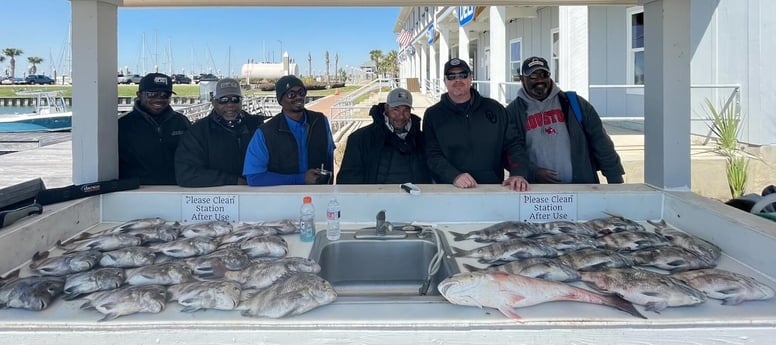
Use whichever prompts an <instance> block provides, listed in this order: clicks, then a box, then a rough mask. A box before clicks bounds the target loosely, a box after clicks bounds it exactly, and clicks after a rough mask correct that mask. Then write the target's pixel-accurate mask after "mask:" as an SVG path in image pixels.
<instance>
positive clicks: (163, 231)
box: [118, 222, 181, 243]
mask: <svg viewBox="0 0 776 345" xmlns="http://www.w3.org/2000/svg"><path fill="white" fill-rule="evenodd" d="M180 231H181V224H180V223H178V222H175V223H173V224H170V223H164V224H161V225H156V226H152V227H147V228H131V229H125V230H121V231H118V232H119V233H122V234H126V235H135V236H137V237H140V239H141V240H142V241H143V243H153V242H170V241H173V240H175V239H177V238H178V235H179V234H180Z"/></svg>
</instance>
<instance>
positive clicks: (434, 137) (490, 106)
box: [423, 58, 528, 191]
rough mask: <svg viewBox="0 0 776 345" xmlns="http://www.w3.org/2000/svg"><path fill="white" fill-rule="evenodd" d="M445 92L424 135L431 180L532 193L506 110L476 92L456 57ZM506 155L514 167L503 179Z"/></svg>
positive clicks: (448, 70) (425, 118)
mask: <svg viewBox="0 0 776 345" xmlns="http://www.w3.org/2000/svg"><path fill="white" fill-rule="evenodd" d="M444 74H445V75H444V79H445V86H446V87H447V93H445V94H443V95H442V98H441V100H440V101H439V102H438V103H436V104H434V105H433V106H431V107H429V108H428V109H426V113H425V115H424V116H423V136H424V137H425V139H426V154H427V155H428V164H429V167H430V168H431V173H432V176H433V177H434V180H436V182H438V183H452V184H453V185H455V186H456V187H458V188H474V187H477V185H478V184H482V183H488V184H494V183H501V184H503V185H505V186H508V187H509V189H511V190H515V191H525V190H528V182H527V181H526V180H525V179H524V178H523V177H522V176H524V174H525V173H526V171H525V167H524V166H522V165H521V164H519V163H520V162H524V161H525V158H524V154H525V151H524V150H523V149H522V147H520V146H519V145H518V143H517V140H516V136H515V133H514V129H513V126H512V124H510V123H509V122H508V119H507V114H506V111H505V110H504V107H503V106H502V105H501V104H499V103H498V102H496V101H494V100H492V99H490V98H487V97H483V96H481V95H480V94H479V92H477V90H474V89H472V87H471V86H472V74H471V69H470V68H469V65H468V64H467V63H466V62H465V61H463V60H461V59H459V58H452V59H450V61H448V62H447V63H445V67H444ZM505 155H506V157H507V158H508V159H509V161H510V162H514V163H515V164H511V165H510V166H509V167H508V168H509V172H510V176H509V177H508V178H507V179H506V180H505V179H504V168H505V165H506V164H504V163H505V159H504V158H505Z"/></svg>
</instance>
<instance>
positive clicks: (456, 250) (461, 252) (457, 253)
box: [452, 247, 469, 258]
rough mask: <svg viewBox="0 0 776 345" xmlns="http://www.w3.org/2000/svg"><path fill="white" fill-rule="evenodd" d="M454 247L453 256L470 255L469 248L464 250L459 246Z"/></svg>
mask: <svg viewBox="0 0 776 345" xmlns="http://www.w3.org/2000/svg"><path fill="white" fill-rule="evenodd" d="M452 248H453V256H454V257H457V258H460V257H465V256H467V255H469V251H468V250H463V249H461V248H457V247H452Z"/></svg>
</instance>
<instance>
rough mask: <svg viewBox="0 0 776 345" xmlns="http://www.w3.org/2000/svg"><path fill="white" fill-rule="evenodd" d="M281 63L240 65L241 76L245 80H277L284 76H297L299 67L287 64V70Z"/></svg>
mask: <svg viewBox="0 0 776 345" xmlns="http://www.w3.org/2000/svg"><path fill="white" fill-rule="evenodd" d="M283 65H284V64H282V63H247V64H243V65H242V71H241V75H242V77H243V78H247V79H278V78H280V77H282V76H284V75H297V76H298V75H299V67H298V66H297V64H295V63H289V64H288V69H286V68H284V66H283Z"/></svg>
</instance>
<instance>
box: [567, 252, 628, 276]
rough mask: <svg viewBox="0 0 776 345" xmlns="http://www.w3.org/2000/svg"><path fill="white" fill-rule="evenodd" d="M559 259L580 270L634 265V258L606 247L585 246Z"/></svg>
mask: <svg viewBox="0 0 776 345" xmlns="http://www.w3.org/2000/svg"><path fill="white" fill-rule="evenodd" d="M558 259H559V260H560V261H561V262H563V263H564V264H566V265H569V266H571V267H574V269H576V270H578V271H595V270H600V269H604V268H614V267H631V266H633V260H631V259H630V258H629V257H627V256H624V255H622V254H620V253H618V252H616V251H614V250H611V249H604V248H583V249H580V250H576V251H573V252H570V253H566V254H563V255H561V256H559V257H558Z"/></svg>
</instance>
